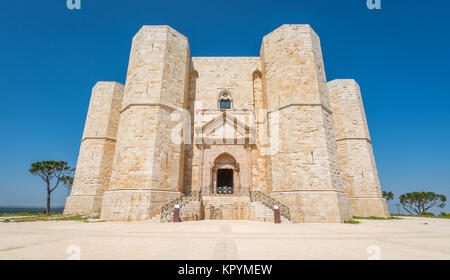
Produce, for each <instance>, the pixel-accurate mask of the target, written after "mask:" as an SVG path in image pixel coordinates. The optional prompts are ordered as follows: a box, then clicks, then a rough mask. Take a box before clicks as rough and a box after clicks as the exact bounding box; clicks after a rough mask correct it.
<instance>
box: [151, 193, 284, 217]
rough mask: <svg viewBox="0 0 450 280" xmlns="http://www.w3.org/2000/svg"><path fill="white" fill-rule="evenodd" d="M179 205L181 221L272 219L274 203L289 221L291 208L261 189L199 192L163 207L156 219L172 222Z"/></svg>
mask: <svg viewBox="0 0 450 280" xmlns="http://www.w3.org/2000/svg"><path fill="white" fill-rule="evenodd" d="M177 204H178V205H179V206H180V218H181V220H182V221H196V220H203V219H205V220H252V221H265V222H273V221H274V214H273V207H274V206H275V205H277V206H278V207H279V209H280V214H281V222H282V223H290V212H289V208H288V207H287V206H285V205H284V204H283V203H281V202H279V201H277V200H275V199H273V198H272V197H270V196H269V195H267V194H264V193H262V192H259V191H252V192H247V194H246V195H242V194H238V195H222V194H221V195H218V194H206V195H201V193H200V192H193V193H191V194H187V195H183V196H181V197H179V198H177V199H175V200H173V201H171V202H170V203H168V204H166V205H164V206H163V207H162V208H161V214H160V215H156V216H154V217H153V218H152V220H153V221H161V222H171V221H173V213H174V207H175V205H177Z"/></svg>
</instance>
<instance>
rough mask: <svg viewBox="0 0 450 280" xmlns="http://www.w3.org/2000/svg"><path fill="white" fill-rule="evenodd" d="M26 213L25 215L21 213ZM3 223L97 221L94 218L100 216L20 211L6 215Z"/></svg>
mask: <svg viewBox="0 0 450 280" xmlns="http://www.w3.org/2000/svg"><path fill="white" fill-rule="evenodd" d="M23 214H26V215H23ZM7 217H8V218H7V219H4V220H3V221H2V222H3V223H10V222H15V223H24V222H39V221H81V222H86V223H89V222H98V221H95V220H96V219H99V218H100V214H96V215H63V214H49V215H46V214H32V213H20V214H15V215H8V216H7Z"/></svg>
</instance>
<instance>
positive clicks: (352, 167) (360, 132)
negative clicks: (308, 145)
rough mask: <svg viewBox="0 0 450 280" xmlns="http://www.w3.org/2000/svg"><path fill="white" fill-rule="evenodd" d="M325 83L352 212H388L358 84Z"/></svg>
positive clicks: (362, 214) (360, 214)
mask: <svg viewBox="0 0 450 280" xmlns="http://www.w3.org/2000/svg"><path fill="white" fill-rule="evenodd" d="M328 87H329V95H330V104H331V107H332V108H333V119H334V124H335V130H336V139H337V148H338V155H339V161H340V164H341V169H342V181H343V184H344V188H345V192H346V193H347V194H349V195H350V201H351V204H352V208H353V215H355V216H378V217H385V216H388V215H389V213H388V210H387V204H386V201H385V200H384V199H383V198H382V195H381V188H380V182H379V179H378V172H377V167H376V164H375V158H374V155H373V150H372V142H371V139H370V135H369V129H368V126H367V120H366V115H365V112H364V106H363V102H362V98H361V92H360V88H359V86H358V84H357V83H356V82H355V81H354V80H334V81H331V82H329V83H328Z"/></svg>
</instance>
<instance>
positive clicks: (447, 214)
mask: <svg viewBox="0 0 450 280" xmlns="http://www.w3.org/2000/svg"><path fill="white" fill-rule="evenodd" d="M392 216H397V217H419V218H438V219H450V215H449V213H446V214H445V215H438V216H435V215H429V214H425V215H405V214H392Z"/></svg>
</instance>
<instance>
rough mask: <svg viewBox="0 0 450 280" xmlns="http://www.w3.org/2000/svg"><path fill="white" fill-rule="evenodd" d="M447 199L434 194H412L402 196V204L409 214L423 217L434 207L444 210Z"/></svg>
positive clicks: (441, 195)
mask: <svg viewBox="0 0 450 280" xmlns="http://www.w3.org/2000/svg"><path fill="white" fill-rule="evenodd" d="M446 201H447V198H446V197H445V195H443V194H435V193H434V192H412V193H405V194H402V195H401V196H400V203H401V205H402V207H403V209H405V210H406V211H407V212H408V213H410V214H413V215H414V214H415V215H422V214H424V213H426V212H427V211H428V210H429V209H431V208H433V207H439V208H444V206H445V202H446Z"/></svg>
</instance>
